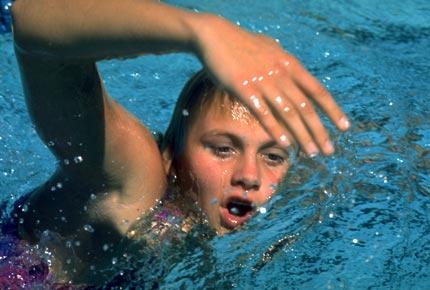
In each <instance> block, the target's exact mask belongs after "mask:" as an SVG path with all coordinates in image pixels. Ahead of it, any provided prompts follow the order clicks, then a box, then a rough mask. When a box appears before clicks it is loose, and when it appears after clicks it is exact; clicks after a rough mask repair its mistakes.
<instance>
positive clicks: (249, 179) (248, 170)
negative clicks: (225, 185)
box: [231, 157, 261, 190]
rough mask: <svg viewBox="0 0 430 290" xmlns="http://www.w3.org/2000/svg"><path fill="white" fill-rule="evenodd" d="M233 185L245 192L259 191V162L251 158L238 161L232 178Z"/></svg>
mask: <svg viewBox="0 0 430 290" xmlns="http://www.w3.org/2000/svg"><path fill="white" fill-rule="evenodd" d="M231 184H232V185H233V186H240V187H242V188H243V189H244V190H259V189H260V186H261V178H260V170H259V168H258V164H257V160H256V159H255V158H252V157H250V158H243V159H241V160H240V161H238V164H237V165H236V167H235V169H234V172H233V175H232V177H231Z"/></svg>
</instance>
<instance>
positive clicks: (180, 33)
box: [12, 0, 207, 60]
mask: <svg viewBox="0 0 430 290" xmlns="http://www.w3.org/2000/svg"><path fill="white" fill-rule="evenodd" d="M12 15H13V19H14V37H15V44H16V47H17V49H18V50H20V51H21V52H22V53H28V54H40V55H45V56H47V57H53V58H65V59H92V60H98V59H104V58H111V57H127V56H133V55H139V54H143V53H163V52H166V51H190V52H196V43H197V40H196V31H197V30H199V28H200V27H199V26H201V19H202V18H204V17H207V15H202V14H196V13H192V12H187V11H184V10H180V9H176V8H173V7H170V6H167V5H164V4H161V3H159V2H157V1H154V2H153V1H137V0H104V1H96V0H73V1H70V0H38V1H37V2H34V1H31V0H17V1H16V2H15V4H14V6H13V8H12Z"/></svg>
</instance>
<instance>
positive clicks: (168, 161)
mask: <svg viewBox="0 0 430 290" xmlns="http://www.w3.org/2000/svg"><path fill="white" fill-rule="evenodd" d="M162 157H163V166H164V172H165V173H166V176H167V175H169V173H170V170H171V167H172V158H173V154H172V149H171V148H170V146H167V147H166V148H165V149H164V150H163V153H162Z"/></svg>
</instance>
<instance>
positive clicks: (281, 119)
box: [247, 58, 349, 156]
mask: <svg viewBox="0 0 430 290" xmlns="http://www.w3.org/2000/svg"><path fill="white" fill-rule="evenodd" d="M282 65H283V67H280V68H279V69H274V70H270V71H269V73H268V75H267V78H265V80H261V81H256V82H252V90H251V91H250V92H259V95H256V94H252V93H249V94H248V95H251V97H250V98H249V100H248V101H247V105H248V106H249V108H250V109H251V110H252V111H253V113H254V114H255V116H256V118H257V119H258V120H259V121H260V122H261V124H262V125H263V127H265V129H266V130H267V131H268V132H269V133H270V134H271V135H272V136H273V137H274V138H275V139H276V140H278V142H279V143H280V144H284V145H285V144H286V143H291V141H292V140H288V142H283V141H285V138H286V136H288V134H289V133H291V134H292V135H293V137H294V138H295V139H296V140H297V142H298V143H299V144H300V146H301V147H302V149H303V151H305V152H306V153H307V154H308V155H309V156H315V155H317V154H318V153H319V152H322V153H323V154H325V155H329V154H332V153H333V152H334V147H333V145H332V143H331V141H330V138H329V135H328V133H327V130H326V129H325V127H324V126H323V124H322V122H321V120H320V117H319V116H318V114H317V113H316V111H315V110H314V108H313V105H312V102H311V100H313V101H315V102H316V103H317V105H318V106H320V107H321V108H322V110H323V111H324V112H325V113H326V114H327V116H328V117H329V118H330V119H331V120H332V122H333V123H334V124H336V125H337V127H338V128H339V129H341V130H346V129H347V128H348V127H349V121H348V119H347V118H346V116H345V115H344V113H343V112H342V111H341V110H340V108H339V107H338V106H337V104H336V103H335V101H334V100H333V98H332V97H331V96H330V94H329V93H328V92H327V91H326V90H325V89H324V87H323V86H322V85H321V84H320V83H319V82H318V81H317V80H316V79H315V78H314V77H312V76H311V75H310V74H309V73H308V72H307V71H306V70H305V69H304V68H303V67H302V66H301V64H300V63H299V62H298V61H296V60H295V59H294V58H291V59H289V60H288V61H284V62H283V63H282ZM251 81H252V80H251ZM250 83H251V82H250ZM248 88H249V89H251V87H248Z"/></svg>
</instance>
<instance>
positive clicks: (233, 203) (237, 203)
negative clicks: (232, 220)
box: [227, 199, 255, 217]
mask: <svg viewBox="0 0 430 290" xmlns="http://www.w3.org/2000/svg"><path fill="white" fill-rule="evenodd" d="M227 209H228V212H229V213H230V214H232V215H234V216H238V217H243V216H245V215H247V214H248V213H250V212H252V211H254V209H255V207H254V206H253V205H252V203H251V202H249V201H246V200H240V199H232V200H230V201H229V202H228V203H227Z"/></svg>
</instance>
